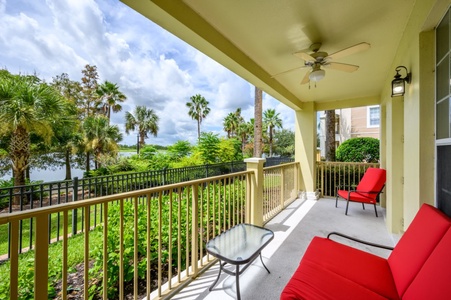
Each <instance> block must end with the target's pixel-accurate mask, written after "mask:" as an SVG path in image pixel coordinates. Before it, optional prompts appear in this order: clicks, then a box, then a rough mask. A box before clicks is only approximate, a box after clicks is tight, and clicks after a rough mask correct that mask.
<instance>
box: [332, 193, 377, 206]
mask: <svg viewBox="0 0 451 300" xmlns="http://www.w3.org/2000/svg"><path fill="white" fill-rule="evenodd" d="M337 193H338V195H339V196H340V197H342V198H344V199H348V196H349V200H350V201H356V202H364V203H370V204H375V203H376V197H374V198H371V197H368V194H367V193H358V192H351V193H349V192H348V191H345V190H338V191H337ZM376 195H377V194H374V196H376Z"/></svg>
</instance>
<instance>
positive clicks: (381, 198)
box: [379, 103, 387, 208]
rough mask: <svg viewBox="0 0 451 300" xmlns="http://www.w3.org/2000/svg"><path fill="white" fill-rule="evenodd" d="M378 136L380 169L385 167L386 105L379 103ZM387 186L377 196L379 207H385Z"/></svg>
mask: <svg viewBox="0 0 451 300" xmlns="http://www.w3.org/2000/svg"><path fill="white" fill-rule="evenodd" d="M379 130H380V133H379V134H380V136H379V141H380V144H379V153H380V156H379V161H380V167H381V168H382V169H387V154H386V153H387V105H386V104H385V103H384V104H381V106H380V127H379ZM386 192H387V188H386V187H385V189H384V190H383V193H382V194H380V196H379V201H380V205H381V207H385V208H386V207H387V194H386Z"/></svg>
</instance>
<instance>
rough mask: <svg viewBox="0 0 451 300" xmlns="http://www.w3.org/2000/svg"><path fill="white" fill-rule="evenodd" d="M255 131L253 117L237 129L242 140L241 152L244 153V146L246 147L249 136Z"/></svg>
mask: <svg viewBox="0 0 451 300" xmlns="http://www.w3.org/2000/svg"><path fill="white" fill-rule="evenodd" d="M253 133H254V123H253V119H252V120H251V121H249V122H243V123H241V124H240V126H239V127H238V130H237V135H238V136H239V137H240V140H241V152H242V153H243V155H244V148H245V147H246V144H247V143H248V140H249V138H250V137H251V136H252V135H253Z"/></svg>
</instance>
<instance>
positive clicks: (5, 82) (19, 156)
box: [0, 72, 68, 204]
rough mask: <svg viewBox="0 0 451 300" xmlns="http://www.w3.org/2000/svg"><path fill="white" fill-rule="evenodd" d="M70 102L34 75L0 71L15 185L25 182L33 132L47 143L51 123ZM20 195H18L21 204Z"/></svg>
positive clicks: (0, 109) (0, 113) (0, 112)
mask: <svg viewBox="0 0 451 300" xmlns="http://www.w3.org/2000/svg"><path fill="white" fill-rule="evenodd" d="M67 108H68V103H67V101H65V99H64V98H63V97H61V95H59V93H58V92H57V91H56V90H55V89H54V88H52V87H51V86H49V85H48V84H46V83H43V82H41V81H40V80H39V78H37V77H35V76H22V75H11V74H9V73H5V72H2V73H1V75H0V119H1V120H2V124H1V126H0V136H7V137H8V138H10V143H9V146H8V148H9V149H8V153H9V158H10V160H11V164H12V168H13V174H14V185H15V186H20V185H24V184H25V171H26V169H27V167H28V165H29V158H30V144H31V140H30V135H31V134H34V135H35V136H39V137H40V138H42V139H43V140H44V141H45V142H46V143H49V142H50V141H51V138H52V136H53V134H54V132H53V128H52V123H53V122H54V121H55V120H57V119H60V120H61V119H64V118H65V117H66V112H67ZM19 201H20V197H19V196H18V197H15V199H14V202H15V203H16V204H18V203H19Z"/></svg>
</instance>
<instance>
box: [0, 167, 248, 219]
mask: <svg viewBox="0 0 451 300" xmlns="http://www.w3.org/2000/svg"><path fill="white" fill-rule="evenodd" d="M247 174H253V172H252V171H241V172H236V173H231V174H226V175H219V176H213V177H208V178H203V179H196V180H191V181H185V182H180V183H174V184H168V185H164V186H156V187H151V188H147V189H143V190H137V191H132V192H124V193H120V194H113V195H108V196H101V197H96V198H91V199H85V200H78V201H75V202H69V203H61V204H56V205H53V206H47V207H40V208H35V209H32V210H25V211H17V212H12V213H8V214H3V215H0V225H2V224H7V223H9V222H11V221H14V220H24V219H29V218H33V217H36V216H40V215H43V214H44V215H48V214H51V213H58V212H63V211H67V210H72V209H77V208H82V207H86V206H88V205H95V204H101V203H106V202H111V201H115V200H121V199H129V198H134V197H138V196H142V195H147V194H151V193H159V192H163V191H168V190H174V189H177V188H181V187H186V186H190V185H195V184H202V183H206V182H211V181H216V180H221V179H224V178H232V177H237V176H240V175H247Z"/></svg>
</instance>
